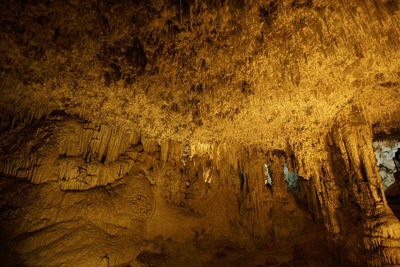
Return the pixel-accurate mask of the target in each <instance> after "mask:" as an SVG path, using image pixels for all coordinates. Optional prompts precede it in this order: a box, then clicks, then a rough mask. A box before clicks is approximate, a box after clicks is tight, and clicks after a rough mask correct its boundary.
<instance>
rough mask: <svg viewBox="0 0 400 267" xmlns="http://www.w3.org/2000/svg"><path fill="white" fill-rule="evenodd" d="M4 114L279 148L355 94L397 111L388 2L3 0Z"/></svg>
mask: <svg viewBox="0 0 400 267" xmlns="http://www.w3.org/2000/svg"><path fill="white" fill-rule="evenodd" d="M0 17H1V23H0V34H1V38H0V55H1V57H0V60H1V63H0V64H1V69H0V70H1V84H0V90H1V99H0V107H1V110H2V111H1V112H2V114H3V117H5V116H8V117H10V118H11V117H12V118H20V119H21V120H22V119H23V118H26V117H29V118H33V119H38V118H41V117H43V116H46V115H49V114H50V113H51V112H53V111H58V112H62V113H65V114H68V115H71V116H77V117H79V118H81V119H83V120H86V121H90V122H93V123H103V124H110V125H123V126H124V127H127V128H129V129H133V130H137V131H140V133H141V135H142V136H146V137H150V138H155V139H157V140H163V139H173V140H179V141H185V140H190V141H191V142H200V143H210V142H216V141H229V142H238V143H246V144H260V143H262V144H265V145H268V146H269V147H271V148H278V149H279V148H283V147H285V145H286V144H287V143H288V142H289V143H291V144H296V143H304V144H307V143H310V142H311V141H310V140H311V139H313V138H314V137H316V136H319V135H321V134H323V133H326V132H327V131H328V130H329V129H330V128H331V126H332V121H333V119H334V118H335V117H336V116H337V114H338V113H339V112H340V111H341V110H343V109H344V108H346V107H347V106H349V105H351V104H352V103H357V104H359V105H360V106H362V107H363V110H364V111H363V112H365V114H366V116H367V117H368V119H369V122H370V124H371V125H373V126H374V128H373V129H374V132H382V131H383V132H385V131H386V132H388V131H390V129H391V128H393V127H398V126H399V124H400V89H399V88H400V60H399V58H400V50H399V46H400V39H399V36H400V35H399V34H400V11H399V3H398V1H395V0H387V1H364V0H360V1H347V0H342V1H322V0H319V1H318V0H314V1H312V0H307V1H306V0H290V1H287V0H281V1H239V0H232V1H190V0H183V1H172V0H171V1H160V0H152V1H72V0H71V1H62V2H61V1H37V2H36V1H3V2H2V3H1V7H0Z"/></svg>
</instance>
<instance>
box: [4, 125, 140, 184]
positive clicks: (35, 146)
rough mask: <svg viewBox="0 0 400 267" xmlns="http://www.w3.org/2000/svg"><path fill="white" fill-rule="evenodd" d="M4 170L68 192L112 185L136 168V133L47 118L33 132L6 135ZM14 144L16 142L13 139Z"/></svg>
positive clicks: (27, 130)
mask: <svg viewBox="0 0 400 267" xmlns="http://www.w3.org/2000/svg"><path fill="white" fill-rule="evenodd" d="M15 135H16V136H17V140H16V142H17V143H15V144H11V147H3V148H4V149H5V151H4V154H3V155H7V156H6V157H3V158H2V159H1V160H0V171H1V172H2V173H3V174H5V175H10V176H13V177H17V178H25V179H28V180H29V181H31V182H32V183H35V184H40V183H45V182H49V181H58V182H59V183H60V187H61V188H62V189H64V190H85V189H89V188H93V187H95V186H98V185H107V184H109V183H111V182H113V181H115V180H117V179H119V178H121V177H123V176H124V175H125V174H127V173H128V172H129V171H130V170H131V169H132V166H133V161H134V159H135V156H136V150H135V148H133V147H132V146H133V145H136V144H137V143H138V142H139V137H138V134H137V133H130V132H129V131H128V130H127V129H124V128H121V127H111V126H107V125H97V126H96V125H94V124H88V123H83V122H79V121H75V120H71V119H69V120H61V121H60V120H57V118H52V119H48V120H47V121H46V122H45V123H44V124H39V125H38V124H37V125H33V127H31V128H28V129H26V128H22V129H13V130H10V131H8V132H5V133H4V135H3V137H2V139H3V142H7V141H8V142H11V140H12V139H13V138H15ZM14 141H15V140H14Z"/></svg>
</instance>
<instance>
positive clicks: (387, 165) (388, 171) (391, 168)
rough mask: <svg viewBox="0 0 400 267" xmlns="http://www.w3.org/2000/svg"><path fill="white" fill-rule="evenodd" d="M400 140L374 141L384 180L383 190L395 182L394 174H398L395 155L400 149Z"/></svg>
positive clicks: (380, 173)
mask: <svg viewBox="0 0 400 267" xmlns="http://www.w3.org/2000/svg"><path fill="white" fill-rule="evenodd" d="M398 139H400V138H394V139H392V140H377V141H374V143H373V147H374V151H375V156H376V160H377V163H378V167H379V175H380V176H381V178H382V185H383V189H384V190H386V189H387V188H388V187H389V186H391V185H392V184H393V183H394V182H395V179H394V176H393V174H394V173H395V172H397V170H396V167H395V165H394V161H393V158H394V154H395V153H396V151H397V149H398V148H399V147H400V142H399V141H398Z"/></svg>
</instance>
